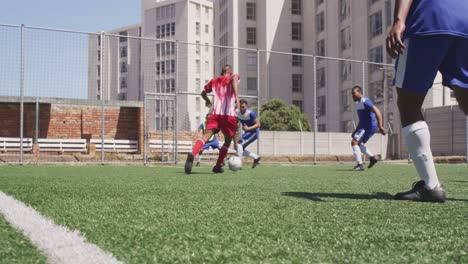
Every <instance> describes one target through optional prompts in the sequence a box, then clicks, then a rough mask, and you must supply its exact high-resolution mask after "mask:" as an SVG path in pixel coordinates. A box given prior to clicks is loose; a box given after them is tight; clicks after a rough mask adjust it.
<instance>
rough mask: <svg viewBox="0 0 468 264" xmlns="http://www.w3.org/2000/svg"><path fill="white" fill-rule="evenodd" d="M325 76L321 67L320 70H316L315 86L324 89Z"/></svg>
mask: <svg viewBox="0 0 468 264" xmlns="http://www.w3.org/2000/svg"><path fill="white" fill-rule="evenodd" d="M325 76H326V74H325V68H324V67H322V68H318V69H317V85H318V87H319V88H323V87H325V84H326V82H325V80H326V78H325Z"/></svg>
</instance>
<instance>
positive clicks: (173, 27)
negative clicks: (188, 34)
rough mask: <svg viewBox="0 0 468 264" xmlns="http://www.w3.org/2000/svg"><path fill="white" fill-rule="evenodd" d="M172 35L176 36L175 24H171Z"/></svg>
mask: <svg viewBox="0 0 468 264" xmlns="http://www.w3.org/2000/svg"><path fill="white" fill-rule="evenodd" d="M171 35H172V36H174V35H175V23H171Z"/></svg>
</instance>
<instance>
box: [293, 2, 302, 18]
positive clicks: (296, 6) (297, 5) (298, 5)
mask: <svg viewBox="0 0 468 264" xmlns="http://www.w3.org/2000/svg"><path fill="white" fill-rule="evenodd" d="M291 14H293V15H302V0H291Z"/></svg>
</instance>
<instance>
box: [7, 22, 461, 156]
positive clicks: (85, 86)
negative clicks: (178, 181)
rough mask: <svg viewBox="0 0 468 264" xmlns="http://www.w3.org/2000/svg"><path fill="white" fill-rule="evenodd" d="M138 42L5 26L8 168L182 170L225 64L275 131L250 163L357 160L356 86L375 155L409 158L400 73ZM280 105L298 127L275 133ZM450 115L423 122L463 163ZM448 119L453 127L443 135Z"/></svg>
mask: <svg viewBox="0 0 468 264" xmlns="http://www.w3.org/2000/svg"><path fill="white" fill-rule="evenodd" d="M167 32H171V27H170V25H169V27H168V28H167ZM168 34H169V33H168ZM140 36H141V28H139V27H130V28H123V29H121V30H117V31H116V32H108V33H104V32H103V33H88V32H75V31H67V30H57V29H46V28H36V27H26V26H15V25H0V43H1V44H2V49H1V50H0V55H1V57H2V61H1V62H0V159H1V161H3V162H6V163H114V162H115V163H136V164H151V163H176V162H177V161H180V160H182V159H183V158H184V156H185V155H186V153H188V152H189V151H191V149H192V146H193V142H194V140H196V138H197V137H199V136H201V135H200V133H199V132H198V128H199V126H200V125H201V124H203V123H204V121H205V116H206V114H207V113H208V110H209V109H208V108H206V107H205V106H204V101H203V99H202V98H201V97H200V93H201V91H202V90H203V87H204V85H205V84H206V83H207V82H208V81H209V80H210V79H212V78H213V77H215V76H218V75H219V74H220V71H221V69H222V67H223V66H224V65H225V64H230V65H232V66H233V70H234V72H236V73H239V75H240V76H241V81H240V85H239V91H240V97H241V98H243V99H246V100H247V101H248V103H249V106H250V107H251V109H253V110H254V111H256V112H257V114H259V115H262V118H265V119H268V120H264V121H265V122H264V125H265V126H264V127H263V128H262V131H261V133H260V138H259V140H257V142H256V143H254V144H252V145H251V146H249V150H250V151H251V152H254V153H259V154H261V155H264V156H274V157H281V156H283V157H286V156H287V157H292V156H296V157H302V159H303V160H304V161H306V160H307V161H311V162H312V161H318V160H320V159H322V158H323V157H327V156H328V157H329V156H330V155H331V156H340V155H343V156H344V155H349V153H350V147H349V142H350V139H351V138H350V133H351V132H352V131H354V129H355V128H356V126H357V124H358V120H357V116H356V111H355V103H354V102H353V100H352V97H351V88H352V87H354V86H356V85H358V86H361V87H362V88H363V91H364V93H365V95H366V96H367V97H369V98H370V99H371V100H373V101H374V103H375V104H376V105H377V106H378V107H379V109H380V110H381V111H382V114H383V119H384V124H385V127H386V128H387V130H388V136H386V137H383V136H374V137H373V139H372V140H371V141H370V142H369V146H370V148H372V149H373V151H374V152H375V153H380V154H381V155H382V157H384V158H395V159H398V158H406V157H407V154H406V151H405V148H404V143H403V142H402V139H401V136H400V129H401V128H400V124H399V118H398V116H399V114H398V109H397V107H396V91H395V88H394V87H393V85H392V81H393V77H394V69H393V66H392V65H390V64H384V63H372V62H367V61H360V60H353V59H345V58H331V57H325V56H316V55H307V54H303V51H302V49H301V48H292V49H291V50H290V51H266V50H256V49H242V48H233V47H227V46H217V45H209V44H208V43H209V40H203V39H200V41H197V42H196V43H187V42H182V41H174V40H165V39H151V38H144V37H140ZM273 99H280V100H281V101H283V103H284V107H285V108H284V109H286V110H284V111H285V112H281V111H283V110H281V111H278V112H277V113H276V117H275V118H279V119H278V120H281V122H284V123H287V124H288V125H286V126H283V127H276V128H275V122H274V121H271V120H274V119H272V117H271V116H270V117H268V116H266V117H264V115H263V114H265V113H266V112H265V111H267V110H268V109H271V108H269V107H271V105H268V104H267V103H268V102H271V100H273ZM449 108H450V109H449V110H448V109H446V108H440V109H436V108H434V109H427V110H426V111H425V113H426V116H427V118H428V123H429V126H430V127H434V128H435V129H438V131H437V132H433V133H435V136H434V137H433V141H432V142H433V147H434V149H435V154H437V155H458V156H465V155H467V150H468V147H466V145H467V143H466V142H467V140H466V137H467V133H466V126H467V125H466V124H467V123H466V120H465V123H463V120H462V119H463V116H462V115H460V113H459V112H458V109H457V108H456V107H449ZM265 115H266V114H265ZM447 116H448V117H449V120H452V122H451V123H450V124H445V123H444V124H445V125H441V124H442V123H443V122H445V121H446V120H447ZM285 119H288V120H286V121H285ZM281 122H276V123H278V124H279V123H281ZM288 122H289V123H288ZM440 126H445V127H447V126H448V127H450V126H451V127H452V128H453V129H452V130H451V131H454V132H450V133H449V131H445V130H444V131H445V132H447V133H445V132H440V131H441V130H440V129H439V127H440ZM270 128H271V129H273V130H275V131H269V130H271V129H270ZM197 132H198V133H197ZM439 132H440V133H439ZM454 133H455V134H454ZM217 136H218V137H219V141H220V142H221V143H222V142H223V141H224V139H223V137H222V135H217ZM445 141H447V142H445ZM455 141H456V142H455ZM462 141H463V142H462ZM444 142H445V143H447V144H448V143H450V144H449V145H450V146H451V147H450V148H444V146H445V145H447V144H445V143H444ZM232 151H233V150H232ZM216 154H217V151H216V150H212V151H208V153H207V155H206V157H207V158H208V157H215V156H216ZM299 159H300V158H299Z"/></svg>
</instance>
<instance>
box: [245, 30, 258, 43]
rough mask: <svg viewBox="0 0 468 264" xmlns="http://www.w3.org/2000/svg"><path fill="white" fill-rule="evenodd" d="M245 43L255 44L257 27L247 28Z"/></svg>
mask: <svg viewBox="0 0 468 264" xmlns="http://www.w3.org/2000/svg"><path fill="white" fill-rule="evenodd" d="M247 44H249V45H255V44H257V29H256V28H247Z"/></svg>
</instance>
